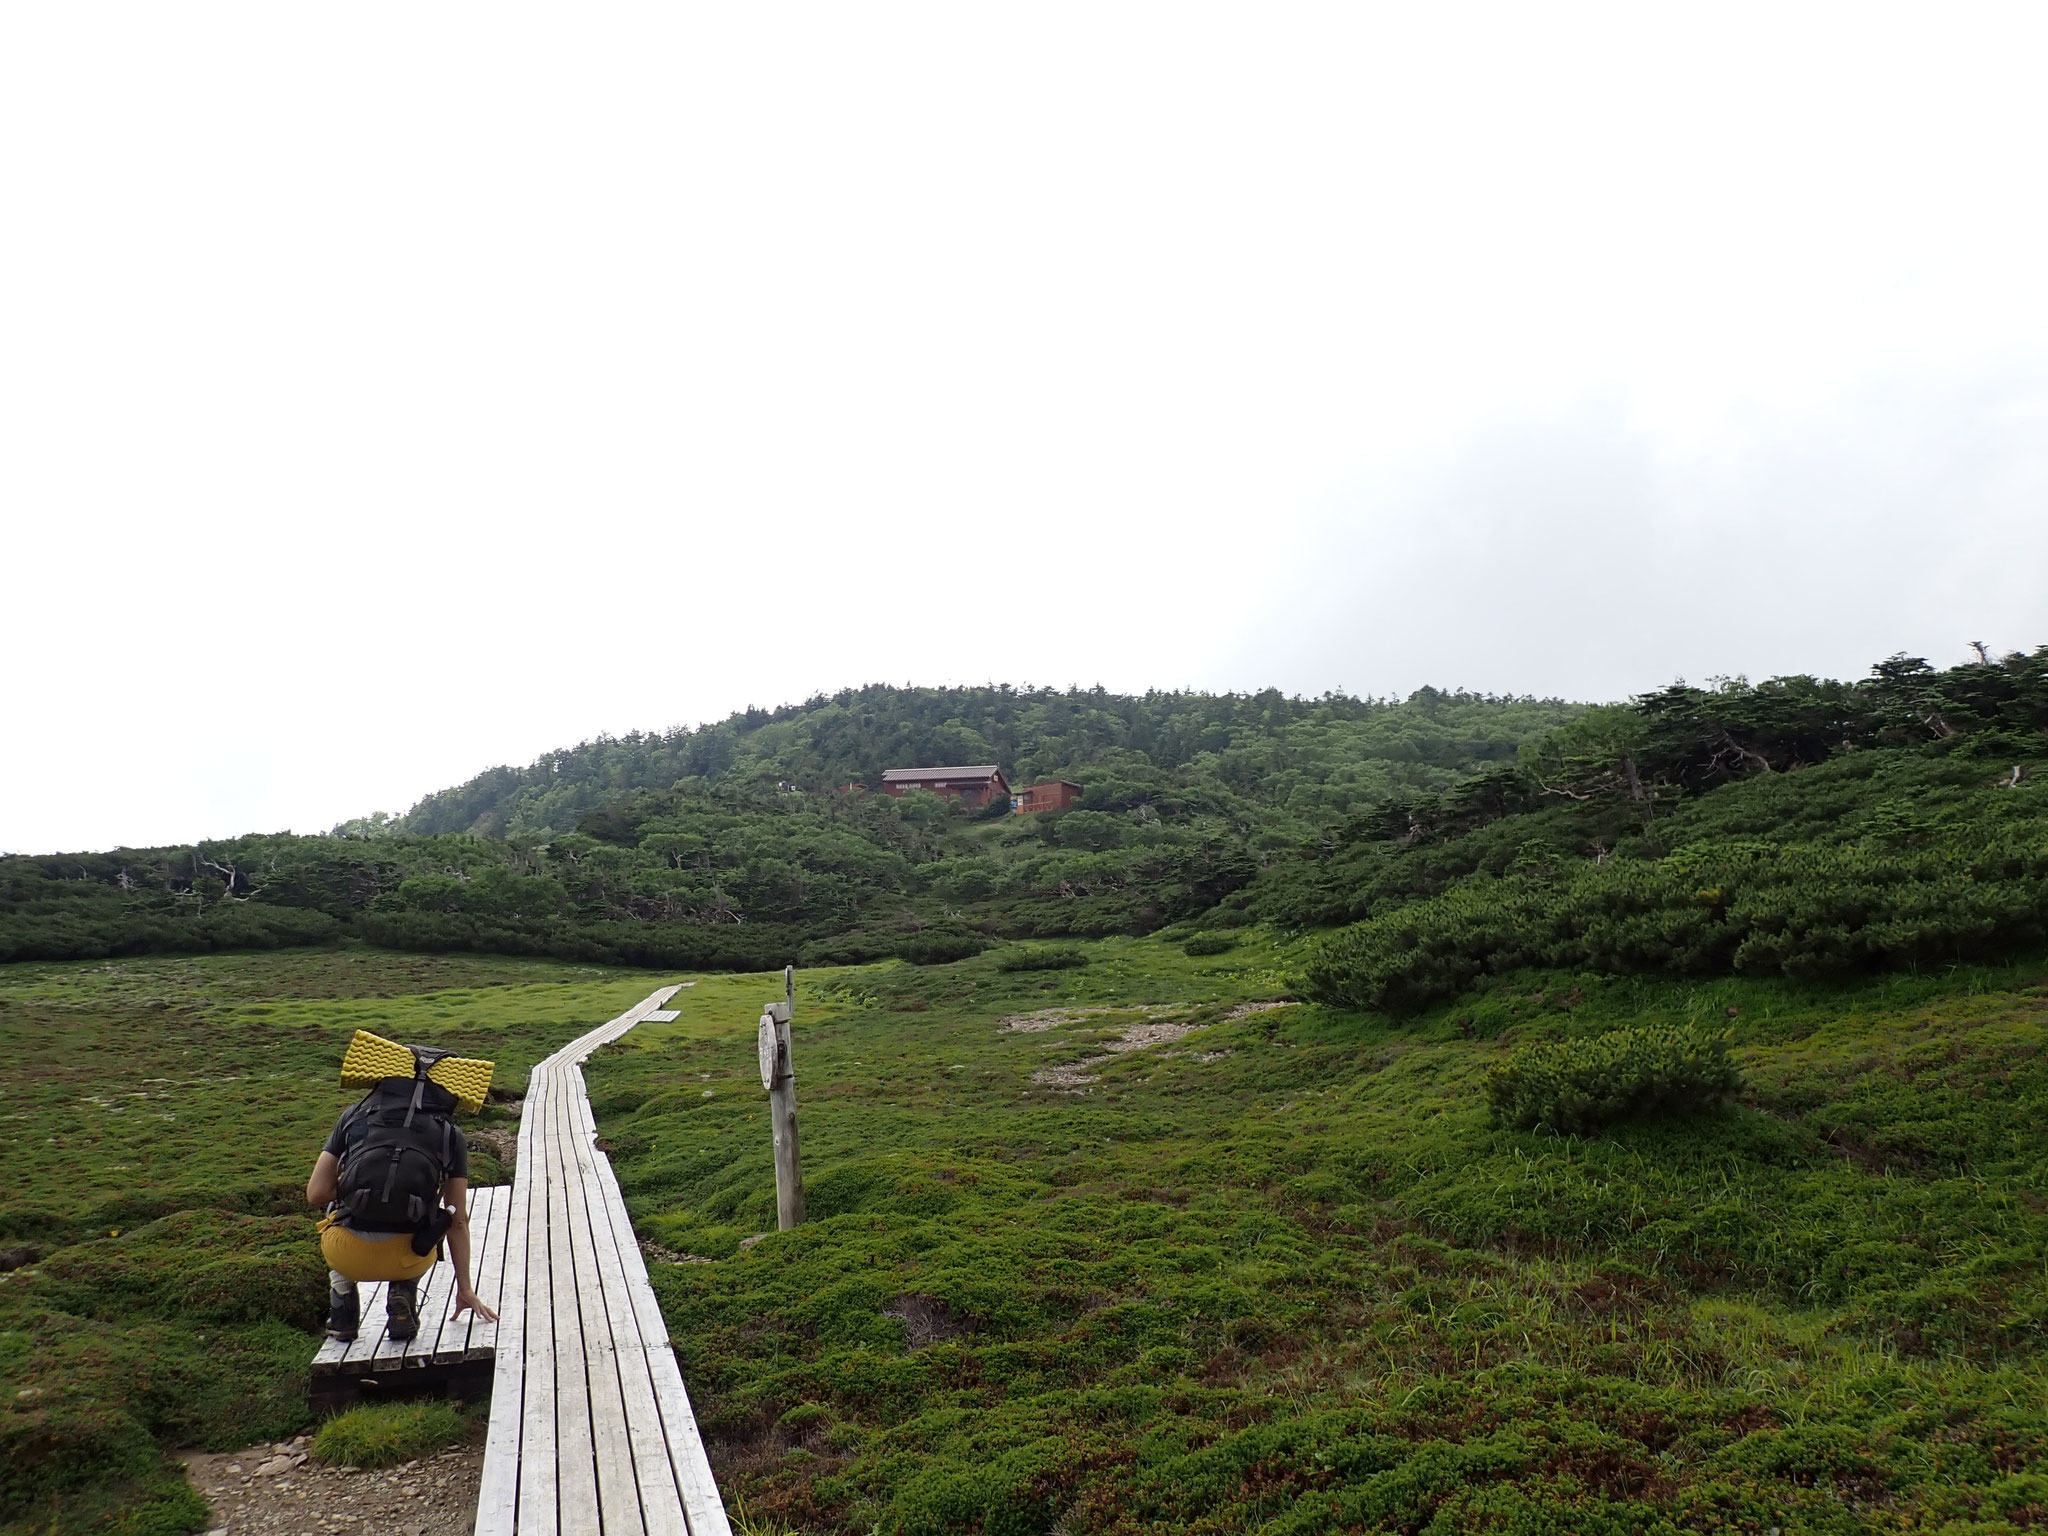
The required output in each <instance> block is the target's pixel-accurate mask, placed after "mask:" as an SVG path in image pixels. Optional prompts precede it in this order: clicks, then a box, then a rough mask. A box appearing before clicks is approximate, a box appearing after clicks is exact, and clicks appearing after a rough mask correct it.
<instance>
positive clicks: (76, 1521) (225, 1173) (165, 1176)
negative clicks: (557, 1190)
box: [0, 949, 657, 1536]
mask: <svg viewBox="0 0 2048 1536" xmlns="http://www.w3.org/2000/svg"><path fill="white" fill-rule="evenodd" d="M656 984H657V979H656V978H650V977H648V976H644V975H640V974H637V973H633V972H625V971H616V970H602V969H597V968H594V967H578V966H567V965H560V964H556V963H554V962H548V961H524V960H511V959H501V958H495V957H466V956H450V957H431V956H417V955H400V954H392V953H388V952H384V951H377V950H368V949H330V950H285V951H273V952H269V953H263V954H254V955H209V956H196V957H166V956H144V957H139V958H136V959H133V960H114V961H104V962H94V963H90V964H69V965H15V966H4V967H0V1060H4V1062H5V1070H4V1072H0V1248H5V1249H9V1250H12V1251H11V1252H10V1253H9V1259H10V1260H11V1261H13V1262H16V1263H20V1261H22V1260H27V1262H26V1263H21V1264H20V1267H18V1268H13V1269H11V1270H10V1271H8V1272H6V1273H0V1531H4V1532H6V1533H7V1536H26V1533H29V1532H37V1533H41V1532H84V1531H125V1532H131V1533H137V1536H141V1533H164V1536H169V1533H174V1532H184V1531H193V1530H201V1529H204V1528H205V1524H204V1516H205V1510H204V1508H203V1506H202V1505H201V1504H200V1503H199V1501H198V1500H197V1497H196V1495H194V1494H193V1493H192V1491H191V1490H190V1488H189V1487H188V1486H187V1484H186V1481H185V1477H184V1474H183V1471H182V1469H180V1468H178V1467H177V1466H176V1465H175V1464H174V1463H169V1462H167V1461H165V1460H164V1459H163V1458H162V1456H161V1455H160V1448H161V1447H162V1446H165V1445H198V1446H204V1447H207V1448H210V1449H230V1448H233V1447H237V1446H242V1445H247V1444H250V1443H252V1442H254V1441H261V1440H276V1439H280V1438H282V1437H284V1436H286V1435H290V1434H293V1433H297V1432H299V1431H302V1430H304V1429H306V1428H307V1427H309V1425H310V1423H311V1414H310V1412H309V1410H308V1407H307V1398H306V1389H307V1375H306V1368H307V1362H308V1361H309V1360H310V1359H311V1357H312V1352H313V1348H314V1336H313V1334H314V1330H315V1329H317V1327H318V1324H319V1321H320V1314H321V1310H322V1307H323V1303H324V1296H325V1291H326V1278H325V1277H326V1271H325V1268H324V1267H323V1266H322V1265H321V1263H320V1261H319V1257H318V1253H317V1250H316V1249H315V1247H314V1244H313V1235H312V1231H313V1228H312V1220H311V1217H310V1214H309V1213H308V1211H307V1209H306V1205H305V1196H304V1188H305V1180H306V1175H307V1172H308V1171H309V1170H310V1168H311V1167H312V1162H313V1158H314V1155H315V1153H317V1152H318V1150H319V1148H320V1144H321V1143H322V1142H323V1141H324V1140H325V1139H326V1136H327V1132H328V1130H329V1128H330V1127H331V1126H332V1125H333V1123H334V1119H335V1116H336V1115H337V1114H339V1113H340V1111H341V1110H342V1109H343V1108H344V1107H345V1106H346V1105H347V1104H348V1103H350V1102H351V1101H352V1100H353V1098H354V1097H355V1095H354V1094H352V1093H350V1092H349V1091H347V1090H345V1089H343V1088H341V1087H340V1086H339V1083H338V1068H339V1065H340V1061H341V1053H342V1049H343V1047H344V1045H345V1044H346V1042H347V1039H348V1036H349V1035H350V1033H351V1032H352V1031H353V1030H355V1029H356V1028H357V1027H359V1026H360V1027H364V1028H369V1029H373V1030H376V1031H378V1032H379V1033H382V1034H387V1035H391V1036H395V1037H396V1038H398V1039H401V1040H420V1041H431V1042H434V1043H439V1044H445V1045H449V1046H453V1047H456V1048H459V1049H460V1050H461V1051H462V1052H463V1053H464V1054H466V1055H474V1056H483V1057H486V1058H489V1059H492V1060H495V1061H496V1062H497V1063H498V1076H497V1082H498V1083H500V1084H502V1085H505V1086H506V1087H508V1088H511V1089H515V1090H516V1089H517V1088H519V1087H520V1086H521V1084H523V1082H524V1080H525V1076H526V1072H527V1069H528V1068H529V1067H530V1066H531V1064H532V1063H533V1062H534V1061H535V1060H537V1059H539V1058H540V1057H541V1056H544V1055H546V1054H547V1053H548V1052H549V1051H551V1050H553V1049H554V1048H555V1047H556V1046H557V1045H559V1044H561V1043H562V1042H563V1041H565V1040H568V1039H571V1038H573V1037H574V1036H576V1035H578V1034H581V1033H582V1032H583V1031H584V1030H586V1029H588V1028H590V1027H591V1025H592V1023H594V1022H602V1021H603V1020H604V1019H606V1018H609V1017H610V1016H612V1015H613V1014H615V1013H617V1012H619V1011H620V1010H621V1009H622V1008H625V1007H627V1006H629V1005H630V1004H632V1003H633V1002H636V1001H638V1000H639V999H640V998H642V997H644V996H646V994H647V993H648V992H649V991H650V990H652V988H653V986H654V985H656ZM480 1119H481V1120H482V1121H483V1122H486V1123H488V1122H490V1121H492V1120H496V1121H498V1122H500V1126H501V1128H508V1127H510V1126H511V1125H512V1123H513V1122H512V1121H511V1119H510V1117H509V1116H508V1115H507V1114H506V1113H505V1112H504V1111H503V1110H499V1109H494V1108H489V1107H487V1108H486V1110H485V1111H484V1114H483V1116H482V1117H480ZM499 1173H500V1170H498V1169H497V1167H496V1165H495V1163H494V1162H493V1160H492V1159H491V1158H490V1156H489V1154H488V1153H487V1152H484V1151H482V1149H481V1148H478V1149H477V1152H476V1155H475V1156H474V1158H473V1161H472V1175H473V1177H474V1178H476V1180H477V1181H478V1182H491V1181H492V1180H493V1179H494V1178H495V1177H497V1176H498V1175H499Z"/></svg>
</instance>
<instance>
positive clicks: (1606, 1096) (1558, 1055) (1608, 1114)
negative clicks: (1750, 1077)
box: [1486, 1026, 1742, 1135]
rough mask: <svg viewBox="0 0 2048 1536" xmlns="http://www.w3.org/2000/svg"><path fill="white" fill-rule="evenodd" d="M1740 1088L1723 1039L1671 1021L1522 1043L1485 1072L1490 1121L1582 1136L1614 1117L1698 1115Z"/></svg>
mask: <svg viewBox="0 0 2048 1536" xmlns="http://www.w3.org/2000/svg"><path fill="white" fill-rule="evenodd" d="M1741 1086H1742V1074H1741V1073H1740V1072H1738V1071H1737V1070H1736V1068H1735V1064H1734V1063H1733V1062H1731V1061H1729V1059H1728V1046H1727V1042H1726V1041H1724V1040H1722V1039H1720V1038H1719V1037H1717V1036H1711V1035H1706V1034H1702V1033H1700V1032H1699V1031H1697V1030H1691V1029H1679V1028H1675V1027H1671V1026H1665V1027H1661V1028H1651V1029H1616V1030H1610V1031H1609V1032H1608V1033H1606V1034H1604V1035H1595V1036H1592V1037H1589V1038H1580V1039H1576V1040H1561V1041H1557V1042H1555V1043H1546V1044H1539V1045H1528V1046H1524V1047H1523V1048H1522V1049H1521V1050H1519V1051H1517V1052H1515V1054H1514V1055H1513V1056H1511V1057H1509V1058H1508V1059H1507V1060H1506V1061H1505V1062H1503V1063H1501V1065H1499V1066H1497V1067H1495V1068H1494V1069H1493V1070H1492V1071H1491V1072H1489V1073H1488V1074H1487V1078H1486V1097H1487V1101H1488V1103H1489V1105H1490V1106H1491V1108H1492V1110H1493V1118H1494V1121H1495V1122H1496V1123H1497V1124H1499V1125H1503V1126H1506V1127H1508V1128H1510V1129H1512V1130H1518V1131H1531V1130H1536V1129H1537V1128H1539V1127H1547V1128H1548V1129H1550V1130H1553V1131H1558V1132H1562V1133H1564V1134H1567V1135H1584V1134H1586V1133H1587V1132H1589V1131H1595V1130H1598V1129H1599V1128H1600V1127H1602V1126H1604V1125H1612V1124H1613V1123H1615V1122H1616V1121H1618V1120H1630V1119H1643V1118H1648V1117H1651V1116H1657V1115H1663V1116H1678V1115H1690V1114H1697V1113H1698V1112H1699V1111H1701V1110H1704V1109H1709V1108H1712V1107H1713V1106H1714V1105H1716V1104H1718V1103H1720V1102H1721V1101H1722V1100H1723V1099H1724V1098H1726V1097H1727V1096H1728V1095H1730V1094H1732V1093H1734V1092H1736V1091H1737V1090H1738V1089H1739V1088H1741Z"/></svg>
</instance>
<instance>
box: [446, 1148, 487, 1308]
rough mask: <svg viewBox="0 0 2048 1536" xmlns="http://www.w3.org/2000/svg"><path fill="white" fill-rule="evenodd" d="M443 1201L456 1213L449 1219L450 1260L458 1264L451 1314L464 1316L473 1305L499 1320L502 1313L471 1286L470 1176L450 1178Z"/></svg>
mask: <svg viewBox="0 0 2048 1536" xmlns="http://www.w3.org/2000/svg"><path fill="white" fill-rule="evenodd" d="M441 1203H442V1204H443V1205H445V1206H447V1207H448V1209H449V1210H451V1211H453V1212H454V1213H455V1219H454V1220H453V1221H451V1222H449V1223H448V1260H449V1262H450V1263H452V1264H453V1265H454V1266H455V1310H454V1311H453V1312H451V1313H449V1314H448V1315H449V1316H450V1317H460V1316H462V1314H463V1313H464V1312H466V1311H469V1310H470V1309H472V1308H473V1309H475V1312H476V1315H477V1316H478V1317H481V1318H485V1319H487V1320H488V1321H490V1322H493V1323H495V1322H496V1321H497V1320H498V1314H497V1313H495V1312H493V1311H492V1310H491V1309H490V1308H489V1307H487V1306H485V1305H484V1304H483V1303H482V1302H481V1301H479V1300H478V1299H477V1294H476V1292H475V1291H473V1290H471V1289H470V1288H469V1180H467V1179H450V1180H449V1181H448V1182H447V1183H446V1184H444V1185H443V1186H442V1187H441Z"/></svg>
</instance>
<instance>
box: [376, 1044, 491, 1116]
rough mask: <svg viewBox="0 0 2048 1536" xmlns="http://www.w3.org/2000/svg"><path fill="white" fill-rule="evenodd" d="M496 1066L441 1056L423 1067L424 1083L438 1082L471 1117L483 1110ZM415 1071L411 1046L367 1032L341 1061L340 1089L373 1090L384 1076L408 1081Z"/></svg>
mask: <svg viewBox="0 0 2048 1536" xmlns="http://www.w3.org/2000/svg"><path fill="white" fill-rule="evenodd" d="M494 1070H496V1063H494V1062H488V1061H478V1060H476V1059H475V1058H474V1057H470V1056H443V1057H440V1058H439V1059H437V1060H436V1061H435V1062H434V1063H433V1064H432V1065H431V1066H429V1067H428V1068H427V1081H429V1082H431V1083H438V1084H439V1085H440V1086H441V1087H443V1088H445V1089H447V1090H448V1091H449V1092H450V1093H452V1094H454V1095H455V1099H456V1102H457V1103H459V1104H461V1106H462V1107H463V1108H464V1109H466V1110H468V1111H469V1112H470V1113H471V1114H475V1113H476V1112H477V1111H478V1110H480V1109H482V1108H483V1107H484V1095H485V1094H487V1093H489V1092H490V1091H491V1073H492V1072H493V1071H494ZM418 1071H419V1064H418V1059H417V1058H416V1057H415V1056H414V1055H413V1053H412V1047H410V1046H406V1045H400V1044H399V1043H398V1042H397V1041H396V1040H386V1039H385V1038H384V1037H383V1036H382V1035H373V1034H371V1033H370V1032H369V1031H368V1030H367V1029H359V1030H357V1031H356V1032H355V1038H354V1039H352V1040H350V1041H349V1043H348V1050H347V1051H346V1052H345V1053H344V1054H343V1056H342V1058H341V1085H342V1087H344V1088H373V1087H375V1086H376V1085H377V1084H378V1083H380V1082H382V1081H383V1080H384V1079H385V1078H387V1077H403V1078H407V1079H410V1078H412V1077H413V1076H415V1075H416V1074H417V1073H418Z"/></svg>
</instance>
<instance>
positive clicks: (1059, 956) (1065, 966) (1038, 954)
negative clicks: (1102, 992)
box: [996, 945, 1088, 971]
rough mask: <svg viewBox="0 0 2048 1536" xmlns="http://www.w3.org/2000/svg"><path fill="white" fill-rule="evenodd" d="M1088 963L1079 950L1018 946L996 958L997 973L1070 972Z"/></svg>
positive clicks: (1086, 953) (1085, 952) (1085, 954)
mask: <svg viewBox="0 0 2048 1536" xmlns="http://www.w3.org/2000/svg"><path fill="white" fill-rule="evenodd" d="M1087 963H1088V952H1087V951H1086V950H1081V949H1031V948H1027V947H1025V946H1023V945H1019V946H1017V947H1016V948H1014V949H1006V950H1004V951H1003V952H1002V953H1001V954H1000V955H997V956H996V969H997V970H999V971H1071V970H1073V969H1074V968H1075V967H1076V966H1082V965H1086V964H1087Z"/></svg>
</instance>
